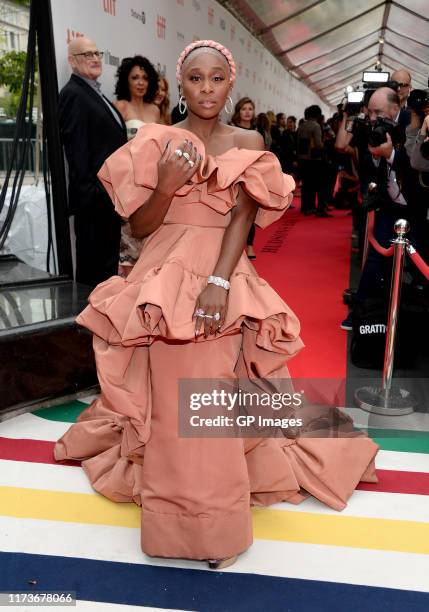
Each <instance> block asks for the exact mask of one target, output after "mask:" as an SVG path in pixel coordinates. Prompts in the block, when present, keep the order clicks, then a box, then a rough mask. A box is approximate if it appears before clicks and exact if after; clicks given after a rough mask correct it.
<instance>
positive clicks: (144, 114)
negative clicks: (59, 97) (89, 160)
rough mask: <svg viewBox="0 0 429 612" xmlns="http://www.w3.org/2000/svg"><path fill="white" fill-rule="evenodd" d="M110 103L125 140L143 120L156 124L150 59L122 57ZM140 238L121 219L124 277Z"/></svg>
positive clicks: (155, 80)
mask: <svg viewBox="0 0 429 612" xmlns="http://www.w3.org/2000/svg"><path fill="white" fill-rule="evenodd" d="M116 77H117V82H116V88H115V94H116V97H117V101H116V102H115V103H114V104H115V106H116V108H117V109H118V110H119V112H120V113H121V115H122V117H123V119H124V121H125V126H126V128H127V137H128V140H131V139H132V138H134V136H135V135H136V134H137V131H138V129H139V128H140V127H141V126H142V125H145V124H146V123H159V122H160V112H159V108H158V107H157V106H156V105H155V104H154V103H153V100H154V98H155V96H156V94H157V91H158V81H159V75H158V73H157V72H156V70H155V68H154V67H153V65H152V64H151V62H150V61H149V60H148V59H146V58H145V57H142V56H141V55H136V56H135V57H126V58H125V59H123V60H122V63H121V65H120V66H119V68H118V72H117V74H116ZM143 241H144V239H139V238H134V237H133V235H132V234H131V228H130V224H129V223H128V222H127V221H125V220H124V221H123V225H122V227H121V247H120V253H119V267H118V274H119V275H120V276H123V277H127V276H128V274H129V273H130V272H131V270H132V268H133V266H134V264H135V263H136V261H137V259H138V258H139V255H140V252H141V250H142V246H143Z"/></svg>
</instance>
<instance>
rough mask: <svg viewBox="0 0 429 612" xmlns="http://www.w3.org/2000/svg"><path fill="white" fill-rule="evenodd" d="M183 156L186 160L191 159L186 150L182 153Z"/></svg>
mask: <svg viewBox="0 0 429 612" xmlns="http://www.w3.org/2000/svg"><path fill="white" fill-rule="evenodd" d="M183 157H184V158H185V159H186V161H189V160H190V159H191V156H190V155H189V153H187V152H186V151H185V152H184V153H183Z"/></svg>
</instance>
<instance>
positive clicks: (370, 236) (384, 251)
mask: <svg viewBox="0 0 429 612" xmlns="http://www.w3.org/2000/svg"><path fill="white" fill-rule="evenodd" d="M374 221H375V213H374V211H373V210H371V211H370V212H369V213H368V240H369V242H370V244H371V245H372V246H373V247H374V249H375V250H376V251H377V253H380V255H384V256H385V257H392V255H393V251H394V248H393V245H392V246H390V247H389V248H388V249H385V248H384V247H382V246H381V244H380V243H379V242H378V241H377V240H376V239H375V237H374Z"/></svg>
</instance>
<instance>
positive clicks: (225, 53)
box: [176, 40, 235, 85]
mask: <svg viewBox="0 0 429 612" xmlns="http://www.w3.org/2000/svg"><path fill="white" fill-rule="evenodd" d="M198 47H210V48H211V49H216V50H217V51H219V52H220V53H222V55H223V56H224V58H225V59H226V61H227V62H228V65H229V71H230V77H229V80H230V83H231V85H232V84H233V83H234V81H235V62H234V58H233V57H232V54H231V51H230V50H229V49H227V48H226V47H224V46H223V45H221V44H220V43H218V42H216V41H214V40H196V41H195V42H193V43H191V44H190V45H188V46H187V47H185V49H183V51H182V53H181V54H180V55H179V59H178V60H177V65H176V79H177V83H178V84H179V85H180V83H181V82H182V76H181V71H182V65H183V62H184V61H185V59H186V58H187V57H188V55H189V54H190V53H191V51H193V50H194V49H198Z"/></svg>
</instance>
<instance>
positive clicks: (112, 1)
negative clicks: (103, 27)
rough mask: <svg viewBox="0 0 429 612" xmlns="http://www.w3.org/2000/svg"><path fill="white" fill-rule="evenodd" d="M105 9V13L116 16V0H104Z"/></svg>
mask: <svg viewBox="0 0 429 612" xmlns="http://www.w3.org/2000/svg"><path fill="white" fill-rule="evenodd" d="M103 9H104V12H105V13H108V14H109V15H112V16H113V17H115V16H116V0H103Z"/></svg>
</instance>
